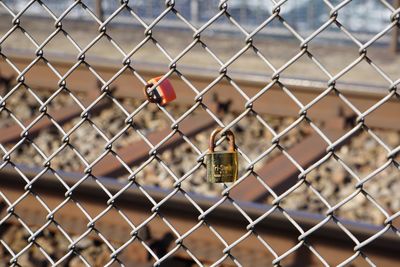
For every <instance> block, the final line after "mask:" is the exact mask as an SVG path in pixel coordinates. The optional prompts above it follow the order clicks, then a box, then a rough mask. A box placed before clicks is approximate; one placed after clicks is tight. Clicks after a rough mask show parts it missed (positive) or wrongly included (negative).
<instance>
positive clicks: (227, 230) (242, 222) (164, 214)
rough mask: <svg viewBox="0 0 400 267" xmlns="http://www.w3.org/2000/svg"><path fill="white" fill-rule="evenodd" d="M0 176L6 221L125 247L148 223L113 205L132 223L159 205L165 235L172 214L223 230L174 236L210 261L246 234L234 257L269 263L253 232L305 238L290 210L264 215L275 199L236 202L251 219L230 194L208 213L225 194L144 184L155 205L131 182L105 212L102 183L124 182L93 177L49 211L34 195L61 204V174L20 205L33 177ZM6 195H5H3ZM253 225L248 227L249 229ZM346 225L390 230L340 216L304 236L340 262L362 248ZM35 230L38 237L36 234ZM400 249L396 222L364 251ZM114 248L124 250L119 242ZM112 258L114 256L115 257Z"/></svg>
mask: <svg viewBox="0 0 400 267" xmlns="http://www.w3.org/2000/svg"><path fill="white" fill-rule="evenodd" d="M17 168H18V169H19V170H21V171H23V173H24V174H25V175H26V177H27V178H28V179H29V180H32V179H33V178H34V177H35V176H36V175H37V172H38V171H39V170H34V169H29V168H24V167H22V166H18V167H17ZM0 176H1V179H0V185H1V188H2V192H4V193H2V194H3V195H6V196H7V201H6V203H4V204H5V208H4V209H3V211H2V216H1V217H2V218H3V219H2V223H4V222H7V220H6V218H8V217H10V216H13V215H14V216H15V215H17V216H18V217H20V218H21V219H22V220H24V221H25V222H26V223H28V224H31V225H37V226H38V227H39V226H42V225H43V224H45V223H47V222H48V220H50V221H51V222H53V221H54V222H57V223H58V224H59V225H62V226H63V227H65V229H64V230H65V231H70V233H71V234H76V235H79V234H82V233H83V232H85V231H92V232H93V233H94V236H95V238H96V239H100V240H101V238H102V237H103V238H104V237H106V238H109V239H110V240H111V241H110V242H113V244H120V246H121V244H124V243H125V242H127V240H128V239H129V238H138V236H137V233H138V231H139V230H140V229H141V227H143V225H139V224H137V228H136V229H134V228H131V227H130V226H128V225H127V224H126V222H124V220H122V219H121V218H120V217H117V214H118V213H117V212H113V211H114V210H116V211H118V210H123V212H124V214H125V216H127V217H128V218H130V219H132V220H133V221H140V220H141V219H140V218H143V219H144V218H146V217H147V216H149V214H151V211H152V209H154V207H155V206H157V207H159V209H158V212H157V213H156V214H157V216H156V219H154V221H155V222H154V223H151V224H150V226H149V227H150V231H151V234H152V236H153V237H162V236H163V235H165V234H167V233H170V232H171V229H170V228H169V227H168V226H167V225H166V224H165V223H164V222H163V219H165V218H167V219H168V220H169V222H170V223H172V225H173V226H174V227H175V228H176V229H180V230H181V231H182V232H181V233H180V234H183V231H185V230H189V229H193V227H194V226H195V225H197V224H199V223H200V224H201V225H204V226H206V225H212V226H213V227H215V229H217V231H218V232H219V234H221V235H222V236H223V237H224V238H225V239H226V240H228V242H229V243H228V245H223V244H222V243H221V242H220V241H219V240H218V239H216V238H212V235H210V234H209V230H208V229H207V227H201V228H199V229H198V230H196V231H194V232H192V233H191V234H190V235H188V236H187V237H185V238H183V239H182V240H180V241H181V242H179V243H173V242H171V244H170V246H169V249H172V248H174V247H175V246H178V247H179V246H184V245H186V244H189V243H190V242H192V240H195V241H196V242H195V243H194V244H195V245H193V246H191V247H190V250H191V252H192V253H193V254H194V255H195V256H196V257H197V258H198V259H200V260H201V261H202V262H203V263H204V264H207V263H210V264H211V263H213V262H215V261H216V260H218V259H220V258H221V257H223V256H224V253H225V254H228V253H229V252H230V251H229V249H227V247H229V245H231V244H232V243H233V242H235V241H236V240H237V239H239V237H241V236H243V235H245V234H246V233H247V234H249V235H250V237H249V238H246V239H251V240H252V242H246V241H242V242H241V243H239V245H238V248H237V249H236V248H235V250H234V251H232V253H233V254H235V257H238V259H239V261H240V262H241V264H243V265H244V266H253V264H254V262H253V260H254V259H255V258H257V264H258V265H260V264H261V265H264V264H265V265H267V264H270V262H271V259H272V255H271V254H269V253H268V250H267V248H266V247H264V246H263V245H262V243H260V242H257V240H256V239H254V240H253V239H252V238H253V237H256V238H257V237H259V236H262V237H265V239H266V240H267V242H268V243H269V244H272V245H273V248H274V250H275V251H277V252H278V254H279V253H283V252H284V251H286V250H288V249H289V248H291V247H292V246H294V245H295V244H297V242H298V239H299V236H301V233H300V232H299V231H298V230H296V228H294V227H293V225H291V224H290V223H288V221H287V218H286V217H285V215H284V214H283V213H281V212H274V213H271V214H269V215H268V216H267V217H265V213H266V212H267V211H269V210H270V209H271V208H272V207H271V206H268V205H261V204H255V203H248V202H247V203H246V202H237V204H238V205H239V206H240V207H241V208H242V209H244V210H245V211H246V213H247V214H248V215H249V217H250V218H254V220H253V221H251V222H249V221H247V220H246V219H245V218H244V217H243V216H240V215H238V211H237V210H236V209H235V207H234V206H233V205H231V204H230V202H229V200H227V201H226V203H224V204H223V205H221V206H220V207H219V208H218V209H217V210H215V211H213V212H208V211H209V209H210V208H211V207H212V206H213V205H214V204H215V203H216V202H217V201H219V199H217V198H204V197H202V196H199V195H193V194H189V195H187V196H183V195H180V196H177V197H175V198H173V199H171V200H169V201H167V202H164V203H163V202H162V200H163V199H164V198H165V197H166V196H167V195H168V194H169V192H168V191H164V190H160V189H157V188H151V187H145V190H146V192H147V193H148V194H149V195H150V196H151V197H152V198H153V199H154V201H155V202H156V205H152V204H151V203H149V200H148V199H147V197H146V196H145V195H144V194H143V193H142V192H141V191H140V190H139V189H137V188H130V189H128V190H127V191H126V192H125V193H124V194H123V195H120V196H118V198H117V199H116V201H115V202H114V204H113V206H112V208H111V209H110V210H111V211H110V212H109V214H103V213H102V211H103V210H104V208H105V207H107V206H108V204H109V203H110V199H111V198H108V197H106V196H105V194H104V192H102V190H101V189H100V187H99V183H101V184H103V185H104V186H106V188H107V189H108V190H109V192H110V193H111V194H112V195H113V196H115V195H116V194H117V193H118V192H119V190H120V188H121V184H119V183H118V182H116V181H115V180H114V179H110V178H99V179H97V180H96V181H95V180H91V179H88V180H87V181H86V182H85V183H83V184H81V185H80V186H79V187H77V188H76V190H74V192H73V194H72V195H70V196H69V197H68V198H67V200H68V204H67V205H66V207H65V208H63V209H61V210H56V209H55V211H53V210H51V212H48V211H46V210H45V209H44V208H43V207H41V206H40V205H37V204H38V202H37V201H35V200H34V199H35V197H36V196H39V197H40V198H43V200H44V201H45V203H46V205H48V207H57V206H58V205H59V203H62V202H64V201H65V193H66V191H67V190H66V188H64V187H63V186H61V185H60V183H59V182H58V181H57V180H56V179H54V176H53V175H52V174H51V173H45V174H43V175H42V176H41V177H40V179H38V180H37V181H36V182H35V183H33V184H32V187H31V188H30V190H29V191H28V192H31V194H28V196H27V197H26V198H27V199H26V201H22V202H19V203H18V204H14V201H15V200H16V199H18V198H19V197H20V196H21V195H22V194H24V193H25V192H26V191H25V189H26V183H25V182H24V181H23V180H22V178H21V176H20V174H18V172H16V171H15V170H14V169H13V168H12V167H6V168H4V169H3V170H2V171H1V173H0ZM60 176H62V179H63V181H64V182H65V184H66V185H68V186H73V185H74V184H76V182H77V181H78V179H79V177H77V176H76V175H73V174H69V173H62V174H60ZM32 193H34V194H32ZM188 197H190V199H192V200H194V201H195V202H196V203H197V204H198V205H199V207H200V208H201V210H198V209H196V208H194V206H193V205H192V204H191V202H190V201H189V200H188ZM4 200H5V199H4V196H3V201H4ZM77 203H81V204H83V205H84V207H85V210H86V211H87V214H90V215H91V216H92V217H91V219H94V218H95V217H96V216H98V215H99V214H103V215H101V217H100V218H101V219H99V221H98V222H96V224H92V223H91V219H90V218H88V217H87V214H84V213H82V212H76V210H77V208H76V205H77ZM205 214H207V215H205ZM50 215H52V216H50ZM109 215H110V216H109ZM289 215H290V216H291V217H292V218H293V219H294V220H295V221H296V223H298V225H299V226H300V227H301V228H302V229H304V231H306V230H307V229H310V228H311V227H314V226H316V225H318V224H320V223H321V222H322V221H324V220H325V219H326V217H325V216H322V215H321V216H319V215H315V214H308V213H305V212H289ZM49 216H50V217H49ZM260 217H265V218H264V219H263V220H261V221H259V222H258V223H256V224H255V226H254V227H249V226H250V225H254V222H255V220H256V219H258V218H260ZM45 218H47V219H45ZM71 218H73V219H72V220H73V222H71ZM159 219H160V220H159ZM10 221H11V220H10ZM14 223H17V224H18V221H14ZM3 227H4V226H3ZM49 228H50V226H49ZM246 228H247V229H248V230H245V229H246ZM341 228H342V229H344V228H346V229H348V230H349V231H351V233H352V234H353V235H354V236H356V238H358V240H360V241H364V240H366V239H369V238H371V237H373V236H374V235H375V234H376V233H377V232H379V231H381V230H382V229H384V228H383V227H378V226H373V225H367V224H358V223H354V222H348V221H340V223H338V222H336V223H335V222H334V220H333V219H331V220H330V222H328V223H326V224H324V225H323V226H322V227H321V229H320V231H317V232H315V233H314V234H312V235H311V236H309V237H307V238H305V239H304V241H305V242H307V243H309V244H310V245H312V246H313V248H314V249H316V250H317V251H318V252H319V253H320V254H321V255H323V256H324V258H325V259H326V261H327V262H328V263H329V264H330V265H336V264H338V263H340V262H341V261H343V260H344V259H346V258H347V257H349V256H350V255H352V254H353V253H355V252H357V251H358V250H357V249H354V248H355V247H356V244H355V243H354V241H352V240H351V239H350V238H349V237H348V236H346V235H345V234H344V233H343V232H342V230H341ZM107 229H108V230H107ZM183 229H185V230H183ZM100 230H101V234H102V235H103V236H102V237H100V236H97V235H96V234H95V233H96V231H100ZM142 230H143V229H142ZM129 232H130V233H131V234H130V236H129V235H127V233H129ZM32 235H34V233H33V234H32ZM32 235H31V236H32ZM31 236H28V237H27V238H29V237H31ZM143 242H145V241H143ZM207 247H212V248H213V249H211V250H210V249H206V248H207ZM135 248H136V249H135ZM399 248H400V239H399V238H398V235H396V234H395V233H393V232H392V231H391V229H390V228H389V229H387V231H386V233H385V234H384V235H383V236H381V237H380V238H379V239H377V240H375V241H374V242H371V243H370V244H368V245H366V246H365V247H363V248H362V249H360V252H362V253H365V254H366V255H368V257H370V258H372V259H373V260H374V262H375V263H376V264H377V265H379V266H398V264H399V263H400V256H399ZM115 249H116V251H118V247H116V248H115ZM128 250H129V252H130V259H131V260H132V259H135V260H136V261H138V259H142V260H143V262H137V264H145V263H146V260H145V259H146V257H145V254H146V251H145V250H144V249H143V247H142V248H141V249H140V245H138V244H135V245H134V246H133V247H131V248H129V249H128ZM222 251H224V253H222ZM333 251H335V253H332V252H333ZM114 252H115V251H114ZM65 253H66V254H67V253H68V251H65ZM141 253H142V254H144V256H143V255H140V254H141ZM111 254H112V252H109V255H111ZM117 254H118V253H117ZM250 255H251V256H250ZM174 256H176V257H177V258H182V259H186V260H190V256H189V255H188V254H187V253H186V252H185V251H184V250H183V249H182V250H178V252H177V253H176V254H174ZM246 256H247V257H246ZM111 259H112V258H111V256H110V257H109V258H108V260H111ZM127 260H128V259H127ZM300 260H301V261H300ZM284 263H285V264H284V266H304V265H303V264H304V263H307V266H319V264H318V260H317V259H316V258H315V256H314V255H313V254H312V253H311V252H310V251H309V250H308V249H301V250H297V251H296V252H294V253H292V255H290V256H289V257H288V258H286V259H285V261H284ZM367 265H368V263H367V262H364V263H362V262H357V266H367ZM223 266H235V264H234V263H233V262H232V263H229V262H224V263H223Z"/></svg>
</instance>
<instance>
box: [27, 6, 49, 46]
mask: <svg viewBox="0 0 400 267" xmlns="http://www.w3.org/2000/svg"><path fill="white" fill-rule="evenodd" d="M38 14H39V15H40V18H41V19H40V20H35V21H32V17H31V16H32V15H33V16H35V15H36V16H37V15H38ZM53 25H54V18H53V17H52V16H51V15H50V14H49V13H48V12H47V10H46V9H45V8H44V7H43V3H42V4H40V3H39V2H36V1H34V2H33V4H32V5H31V6H30V7H29V8H28V9H27V10H26V11H25V12H24V14H23V15H22V16H21V17H20V26H21V27H22V28H23V29H25V30H26V31H27V32H28V33H29V35H30V36H31V37H32V38H33V39H34V40H35V41H36V42H38V43H39V44H40V43H42V42H43V41H44V40H46V39H47V37H48V36H50V35H51V33H53V32H54V31H55V28H54V26H53Z"/></svg>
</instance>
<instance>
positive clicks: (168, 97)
mask: <svg viewBox="0 0 400 267" xmlns="http://www.w3.org/2000/svg"><path fill="white" fill-rule="evenodd" d="M161 78H162V76H160V77H156V78H153V79H150V80H148V81H147V85H146V86H145V87H144V94H145V95H146V96H147V99H148V100H149V101H150V102H152V103H158V104H160V105H161V106H165V105H166V104H167V103H169V102H171V101H173V100H174V99H175V98H176V94H175V90H174V87H173V86H172V84H171V82H170V81H169V80H168V79H165V80H163V81H162V82H161V83H160V84H159V85H158V86H157V87H156V88H154V89H153V90H152V91H150V92H149V91H148V89H149V88H151V87H153V86H154V85H155V84H157V83H158V81H159V80H160V79H161Z"/></svg>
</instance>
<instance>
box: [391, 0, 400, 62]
mask: <svg viewBox="0 0 400 267" xmlns="http://www.w3.org/2000/svg"><path fill="white" fill-rule="evenodd" d="M393 7H394V8H396V9H397V8H399V7H400V0H394V1H393ZM399 31H400V30H399V25H398V24H397V26H395V27H394V28H393V33H392V40H391V41H390V51H391V52H392V53H393V54H395V55H396V54H398V53H399V50H400V49H399Z"/></svg>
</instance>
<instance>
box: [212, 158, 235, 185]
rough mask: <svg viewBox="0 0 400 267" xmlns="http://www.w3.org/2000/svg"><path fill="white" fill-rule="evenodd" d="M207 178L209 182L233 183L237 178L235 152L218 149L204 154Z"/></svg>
mask: <svg viewBox="0 0 400 267" xmlns="http://www.w3.org/2000/svg"><path fill="white" fill-rule="evenodd" d="M206 165H207V180H208V182H210V183H233V182H235V181H236V180H237V178H238V155H237V152H236V151H235V152H229V151H218V152H212V153H208V154H206Z"/></svg>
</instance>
